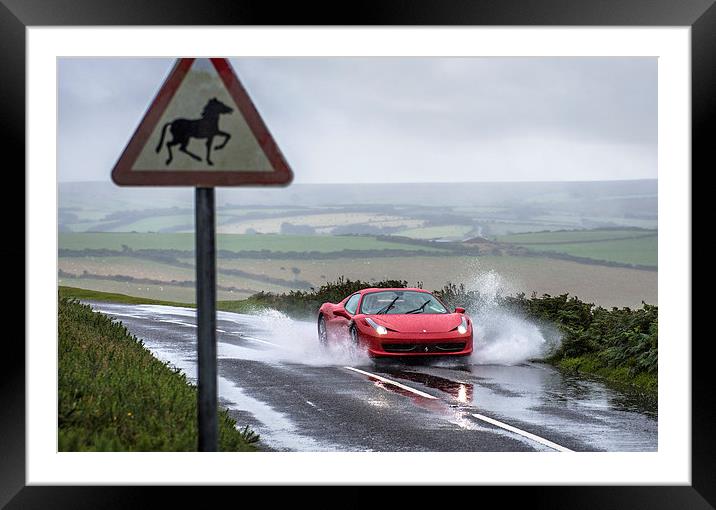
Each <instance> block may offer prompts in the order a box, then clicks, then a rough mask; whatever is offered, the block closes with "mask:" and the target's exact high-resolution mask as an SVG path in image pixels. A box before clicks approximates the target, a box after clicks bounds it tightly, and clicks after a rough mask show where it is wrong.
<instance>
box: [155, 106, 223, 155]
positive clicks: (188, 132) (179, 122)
mask: <svg viewBox="0 0 716 510" xmlns="http://www.w3.org/2000/svg"><path fill="white" fill-rule="evenodd" d="M233 111H234V109H233V108H230V107H228V106H226V105H225V104H224V103H222V102H221V101H219V100H218V99H216V98H212V99H210V100H209V102H208V103H206V106H204V109H203V110H202V111H201V118H200V119H174V120H172V121H170V122H167V123H166V124H164V126H163V127H162V137H161V139H160V140H159V145H157V149H156V152H157V153H159V151H160V150H162V145H164V135H165V134H166V131H167V127H170V126H171V128H170V130H171V132H172V139H171V140H169V141H167V152H168V153H169V157H168V158H167V161H166V163H165V164H166V165H168V164H169V163H171V162H172V159H173V156H172V147H174V146H175V145H178V146H179V150H180V151H182V152H183V153H185V154H188V155H189V156H191V158H192V159H195V160H196V161H201V157H199V156H197V155H196V154H194V153H193V152H191V151H190V150H189V149H187V145H188V144H189V139H190V138H198V139H204V138H206V162H207V163H208V164H210V165H213V164H214V163H213V162H212V161H211V146H212V144H213V142H214V137H215V136H217V135H218V136H223V137H224V141H223V142H222V143H221V144H220V145H217V146H216V147H214V150H217V151H218V150H220V149H223V148H224V146H225V145H226V144H227V143H228V141H229V139H230V138H231V135H230V134H229V133H227V132H225V131H221V130H220V129H219V115H222V114H224V113H231V112H233Z"/></svg>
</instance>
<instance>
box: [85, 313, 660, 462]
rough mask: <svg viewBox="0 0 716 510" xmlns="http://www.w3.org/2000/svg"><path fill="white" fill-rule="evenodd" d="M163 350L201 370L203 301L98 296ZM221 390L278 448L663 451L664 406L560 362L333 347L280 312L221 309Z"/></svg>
mask: <svg viewBox="0 0 716 510" xmlns="http://www.w3.org/2000/svg"><path fill="white" fill-rule="evenodd" d="M92 305H93V307H94V308H95V309H96V310H97V311H101V312H103V313H106V314H108V315H111V316H114V317H116V318H117V319H118V320H121V321H122V322H123V323H124V325H125V326H126V327H127V328H128V329H129V331H130V332H131V333H133V334H134V335H136V336H137V337H138V338H141V339H142V340H143V341H144V344H145V346H146V347H147V348H149V349H150V350H151V351H152V352H153V353H154V354H155V356H157V357H158V358H160V359H162V360H163V361H168V362H170V363H171V364H173V365H174V366H176V367H178V368H180V369H181V370H183V371H184V372H185V373H186V374H187V376H188V377H189V378H190V379H191V380H195V374H196V367H195V364H196V329H195V316H194V311H193V310H191V309H184V308H175V307H165V306H156V305H117V304H108V303H92ZM217 328H218V329H217V339H218V357H219V397H220V399H221V404H222V405H223V406H225V407H227V408H228V409H229V410H230V412H231V413H232V415H233V416H234V418H236V420H237V423H238V424H239V425H240V426H243V425H247V424H248V425H249V426H251V427H252V428H253V429H254V430H256V432H258V433H259V434H260V435H261V438H262V444H263V445H264V446H265V447H266V448H267V449H274V450H291V451H293V450H301V451H554V450H555V449H559V448H562V449H564V450H575V451H655V450H656V449H657V420H656V415H655V411H654V410H653V409H651V408H649V407H648V406H647V405H645V404H644V403H643V402H641V401H639V400H638V399H632V398H629V397H628V396H625V395H624V394H621V393H617V392H615V391H614V390H612V389H610V388H608V387H606V386H604V385H603V384H601V383H599V382H596V381H593V380H588V379H583V378H580V377H578V376H576V375H566V374H564V373H561V372H560V371H557V370H555V369H554V368H552V367H551V366H549V365H544V364H538V363H524V364H519V365H513V366H506V365H489V364H479V360H469V361H468V362H466V363H465V362H462V363H453V362H449V361H442V360H441V361H436V362H430V363H427V364H426V363H422V364H417V363H392V362H381V363H377V364H376V363H374V362H373V361H371V360H370V359H369V358H368V357H367V356H365V354H364V353H362V352H357V351H356V350H354V349H352V348H351V347H350V346H348V345H337V346H334V347H332V348H331V349H329V350H321V349H320V348H319V345H318V341H317V338H316V331H315V324H314V323H312V322H304V321H295V320H292V319H289V318H288V317H286V316H284V315H283V314H280V313H278V312H267V313H265V314H263V315H239V314H233V313H228V312H219V313H218V316H217Z"/></svg>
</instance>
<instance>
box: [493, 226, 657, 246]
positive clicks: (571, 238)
mask: <svg viewBox="0 0 716 510" xmlns="http://www.w3.org/2000/svg"><path fill="white" fill-rule="evenodd" d="M656 235H657V233H656V231H655V230H622V229H613V230H612V229H595V230H566V231H557V232H531V233H525V234H511V235H505V236H499V237H498V238H497V240H498V241H500V242H505V243H515V244H521V245H528V244H548V243H549V244H556V243H579V242H592V241H605V240H614V239H630V238H634V237H645V236H656Z"/></svg>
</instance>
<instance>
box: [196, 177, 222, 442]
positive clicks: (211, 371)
mask: <svg viewBox="0 0 716 510" xmlns="http://www.w3.org/2000/svg"><path fill="white" fill-rule="evenodd" d="M195 213H196V315H197V364H198V386H199V395H198V402H197V404H198V423H199V451H200V452H215V451H217V450H218V445H217V438H218V425H217V417H216V400H217V395H216V234H215V228H216V227H215V225H216V221H215V211H214V188H196V211H195Z"/></svg>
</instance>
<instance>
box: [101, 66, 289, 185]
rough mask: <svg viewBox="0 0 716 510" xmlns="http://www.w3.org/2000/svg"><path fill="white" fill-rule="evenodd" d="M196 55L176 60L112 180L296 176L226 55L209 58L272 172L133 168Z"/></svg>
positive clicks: (266, 181)
mask: <svg viewBox="0 0 716 510" xmlns="http://www.w3.org/2000/svg"><path fill="white" fill-rule="evenodd" d="M194 60H196V59H195V58H180V59H177V62H176V63H175V64H174V68H173V69H172V71H171V73H170V74H169V77H167V79H166V80H165V81H164V84H162V88H161V89H160V90H159V92H158V93H157V95H156V97H155V98H154V100H153V101H152V104H151V105H150V106H149V109H147V112H146V113H145V114H144V118H142V121H141V122H140V123H139V126H138V127H137V129H136V130H135V132H134V134H133V135H132V138H131V139H130V140H129V143H128V144H127V146H126V147H125V149H124V151H123V152H122V155H121V156H120V157H119V160H118V161H117V163H116V164H115V166H114V168H113V169H112V180H113V181H114V183H115V184H117V185H119V186H195V187H214V186H251V185H258V186H287V185H288V184H290V183H291V181H292V180H293V172H292V171H291V167H289V165H288V162H287V161H286V158H284V156H283V154H282V153H281V150H280V149H279V148H278V145H277V144H276V141H275V140H274V138H273V136H271V133H270V132H269V130H268V127H266V124H265V123H264V121H263V119H262V118H261V115H259V112H258V110H256V107H255V106H254V103H253V102H252V101H251V98H250V97H249V94H248V93H247V92H246V89H245V88H244V86H243V85H242V84H241V81H240V80H239V78H238V76H236V73H235V72H234V70H233V69H232V67H231V64H230V63H229V61H228V60H227V59H225V58H211V59H209V60H210V61H211V63H212V64H213V65H214V68H215V69H216V71H217V72H218V73H219V76H220V77H221V79H222V81H223V82H224V85H225V86H226V89H227V90H228V92H229V94H230V95H231V97H232V98H233V99H234V101H235V102H236V105H237V106H238V108H239V110H240V113H241V114H242V115H243V116H244V119H245V120H246V123H247V124H248V126H249V128H250V129H251V132H252V133H253V134H254V136H255V137H256V140H257V141H258V142H259V146H260V147H261V149H262V150H263V151H264V154H266V158H267V159H268V161H269V163H271V166H272V167H273V171H272V172H266V171H264V172H255V171H254V172H251V171H245V170H243V169H236V170H216V171H215V170H210V169H208V170H199V171H197V170H166V169H157V170H132V166H133V165H134V163H135V161H136V160H137V158H138V157H139V153H140V152H141V151H142V149H143V148H144V146H145V145H146V143H147V142H148V140H149V137H150V136H151V135H152V133H153V132H154V129H155V128H156V126H157V124H158V123H159V119H161V117H162V114H163V113H164V111H165V110H166V109H167V106H169V103H170V102H171V100H172V98H173V97H174V95H175V94H176V92H177V90H178V89H179V86H180V85H181V83H182V81H184V78H185V77H186V75H187V73H188V72H189V69H191V66H192V64H193V63H194Z"/></svg>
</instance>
